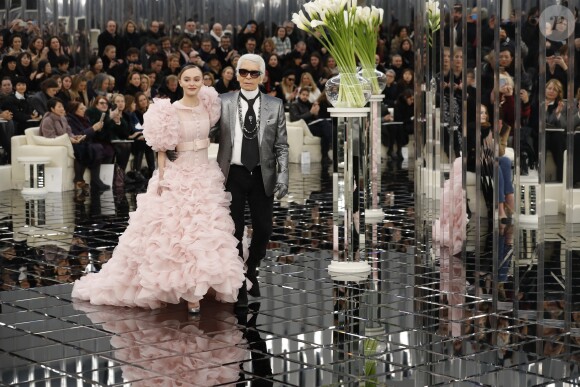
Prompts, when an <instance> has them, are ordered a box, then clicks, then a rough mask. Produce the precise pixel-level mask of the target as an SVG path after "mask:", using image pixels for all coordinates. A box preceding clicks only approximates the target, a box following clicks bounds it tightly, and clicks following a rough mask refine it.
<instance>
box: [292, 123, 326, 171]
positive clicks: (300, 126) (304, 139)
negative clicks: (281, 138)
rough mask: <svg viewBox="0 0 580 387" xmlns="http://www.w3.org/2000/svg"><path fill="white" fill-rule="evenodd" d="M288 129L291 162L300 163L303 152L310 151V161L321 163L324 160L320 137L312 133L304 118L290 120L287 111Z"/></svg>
mask: <svg viewBox="0 0 580 387" xmlns="http://www.w3.org/2000/svg"><path fill="white" fill-rule="evenodd" d="M286 131H287V133H288V146H289V150H288V152H289V155H288V157H289V158H288V161H289V162H290V163H300V159H301V156H302V152H309V153H310V161H311V162H313V163H319V162H320V161H321V160H322V152H321V151H320V138H319V137H316V136H313V135H312V133H311V132H310V129H308V125H306V122H304V120H298V121H294V122H290V117H289V114H288V113H286Z"/></svg>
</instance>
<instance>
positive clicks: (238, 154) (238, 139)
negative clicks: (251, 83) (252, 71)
mask: <svg viewBox="0 0 580 387" xmlns="http://www.w3.org/2000/svg"><path fill="white" fill-rule="evenodd" d="M259 92H260V89H256V90H254V91H246V90H243V89H242V90H240V93H242V94H243V95H244V97H246V98H247V99H248V100H250V99H253V98H256V96H257V95H258V93H259ZM240 103H241V104H242V120H243V119H244V118H245V117H246V112H247V111H248V103H247V102H246V101H245V100H244V99H243V98H240ZM254 112H255V113H256V121H257V122H260V99H259V98H258V99H257V100H256V101H255V102H254ZM257 129H258V130H260V128H257ZM243 140H244V134H243V133H242V127H241V125H240V117H239V115H238V108H237V106H236V130H235V133H234V149H233V151H232V164H236V165H243V164H242V142H243Z"/></svg>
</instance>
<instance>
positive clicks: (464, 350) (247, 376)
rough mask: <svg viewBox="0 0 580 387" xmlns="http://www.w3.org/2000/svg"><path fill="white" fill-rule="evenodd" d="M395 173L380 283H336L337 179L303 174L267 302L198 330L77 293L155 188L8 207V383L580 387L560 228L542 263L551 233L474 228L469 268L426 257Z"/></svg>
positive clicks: (216, 312) (309, 170)
mask: <svg viewBox="0 0 580 387" xmlns="http://www.w3.org/2000/svg"><path fill="white" fill-rule="evenodd" d="M382 167H383V173H382V190H381V192H382V195H381V197H382V200H383V209H384V211H385V218H384V220H383V222H382V223H379V224H376V225H370V226H369V227H368V230H367V232H368V234H367V237H366V243H367V248H368V253H367V256H368V258H369V261H370V263H371V265H372V267H373V272H372V274H371V276H369V277H368V278H366V279H363V280H360V281H344V280H337V279H336V278H331V277H330V276H329V274H328V272H327V266H328V265H329V263H330V261H331V259H332V251H331V248H332V217H331V213H332V207H333V203H332V176H331V174H330V173H329V172H328V171H325V170H322V169H321V167H320V165H318V164H312V165H310V166H300V165H292V169H291V182H290V191H291V192H290V195H289V196H288V197H287V198H286V199H284V201H283V202H281V203H276V205H275V219H274V222H275V224H274V235H273V237H272V242H271V243H270V246H269V249H268V256H267V258H266V259H265V260H264V262H263V263H262V266H261V268H260V276H259V281H260V284H261V293H262V297H261V298H251V299H250V305H249V307H248V309H247V310H244V311H234V309H233V307H232V306H231V305H228V304H220V303H217V302H215V301H212V300H204V301H203V302H202V312H201V314H200V315H199V316H194V317H192V316H190V315H188V314H187V311H186V305H185V304H181V305H172V306H169V307H167V308H164V309H160V310H153V311H151V310H144V309H130V308H118V307H102V306H101V307H98V306H92V305H90V304H87V303H83V302H78V301H73V300H71V297H70V292H71V288H72V285H71V282H73V281H74V280H75V279H77V278H79V277H80V276H82V275H83V273H84V272H85V271H87V270H92V268H93V267H94V268H95V269H97V270H98V269H99V267H100V265H102V264H103V263H104V262H106V260H107V259H108V258H109V257H110V255H111V251H112V249H113V248H114V246H115V245H116V243H117V240H118V236H119V234H120V233H121V232H122V231H123V230H124V228H125V227H126V221H127V216H128V213H129V211H132V210H134V208H135V194H136V192H138V191H139V190H140V189H142V187H141V188H140V187H133V188H134V189H132V191H133V192H125V193H122V194H118V195H113V193H111V192H105V193H104V194H102V195H93V196H91V197H89V198H85V200H79V198H75V197H74V194H73V193H72V192H66V193H63V194H49V195H48V196H46V197H45V198H44V199H30V198H24V197H23V196H22V195H21V193H20V192H18V191H4V192H0V242H1V243H2V245H1V246H0V253H1V258H0V259H1V260H2V261H1V265H2V288H3V290H4V291H2V292H0V300H1V304H0V307H1V313H0V375H1V382H2V384H4V385H17V386H39V385H43V386H68V385H71V386H72V385H75V386H79V385H107V386H115V385H123V384H125V383H131V385H133V386H156V385H168V386H169V385H171V386H173V385H180V386H210V385H244V384H246V385H252V386H273V385H275V386H354V385H366V386H374V385H381V386H448V385H453V386H473V385H479V386H510V387H513V386H544V385H545V386H575V385H578V384H579V383H580V371H579V369H578V368H579V367H578V366H579V364H580V363H579V362H578V360H579V359H580V325H578V326H577V325H576V324H580V313H576V312H574V311H575V309H574V305H576V304H575V295H576V294H580V292H576V285H575V283H576V282H578V281H574V278H575V277H574V274H576V276H577V278H578V279H580V275H578V273H577V272H576V271H575V268H576V265H577V263H576V262H577V261H578V257H576V253H575V250H573V249H572V248H570V244H571V243H572V242H571V241H572V240H575V238H571V239H570V236H573V233H571V232H570V231H569V230H568V231H566V230H565V228H564V224H563V221H562V219H561V217H553V218H549V219H548V220H546V222H545V225H544V228H545V230H546V232H545V234H542V235H545V236H542V238H544V241H543V243H544V246H545V248H544V249H543V252H542V253H541V254H538V249H537V248H532V247H530V248H526V246H528V245H529V246H536V245H537V244H536V239H537V237H538V236H537V235H538V234H537V227H532V228H528V229H526V228H525V227H515V226H513V225H509V226H506V227H503V228H501V229H500V232H499V234H498V233H496V235H494V233H493V232H488V231H487V230H489V229H488V228H487V227H488V226H487V222H486V221H485V220H481V222H479V224H478V222H476V221H475V220H474V219H473V218H472V219H471V220H470V222H469V224H468V238H467V241H468V242H467V247H466V249H465V252H464V253H463V254H461V256H457V257H445V256H442V255H441V254H439V253H437V252H430V251H429V252H427V251H425V249H424V248H423V247H422V246H424V244H423V243H424V241H425V237H426V236H425V235H424V233H423V232H417V233H415V231H416V224H415V214H414V202H415V196H416V195H415V194H414V177H413V175H414V173H413V165H412V163H411V164H410V165H409V163H408V162H404V163H402V164H401V163H399V164H392V163H387V162H386V161H384V163H383V166H382ZM476 230H479V231H481V232H480V233H479V234H477V233H476V232H475V231H476ZM476 235H480V236H479V237H475V236H476ZM566 237H567V238H566ZM494 238H495V241H496V242H495V243H494V242H493V241H494ZM514 240H518V241H520V242H521V243H518V244H514ZM526 243H527V244H526ZM494 245H495V246H501V248H502V252H501V253H499V254H495V255H494V254H493V253H492V249H493V248H492V247H490V246H494ZM514 245H515V246H518V247H517V248H515V249H514ZM514 250H517V251H514ZM494 256H500V257H501V259H500V261H498V262H495V263H494V262H493V260H494V258H493V257H494ZM539 257H541V259H539Z"/></svg>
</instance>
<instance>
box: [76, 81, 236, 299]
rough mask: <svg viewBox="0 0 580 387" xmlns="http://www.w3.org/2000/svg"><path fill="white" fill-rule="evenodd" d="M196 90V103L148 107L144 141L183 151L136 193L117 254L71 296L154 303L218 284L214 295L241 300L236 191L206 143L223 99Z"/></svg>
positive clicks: (158, 102)
mask: <svg viewBox="0 0 580 387" xmlns="http://www.w3.org/2000/svg"><path fill="white" fill-rule="evenodd" d="M199 98H200V104H199V105H198V106H197V107H194V108H189V107H186V106H184V105H182V104H181V103H180V102H179V101H177V102H175V103H173V104H171V103H170V102H169V100H155V103H153V104H152V105H151V106H150V107H149V110H148V111H147V113H145V124H144V132H143V133H144V136H145V138H146V140H147V144H148V145H150V146H151V147H152V148H153V149H154V150H161V151H163V150H168V149H177V150H178V151H179V157H178V158H177V160H176V161H175V162H169V161H167V162H166V168H165V172H164V177H163V180H162V181H161V183H160V182H159V175H158V171H155V173H154V174H153V177H152V178H151V180H150V181H149V186H148V188H147V192H146V193H144V194H141V195H138V196H137V210H136V211H135V212H132V213H131V214H130V215H129V225H128V227H127V229H126V230H125V232H124V233H123V235H121V237H120V238H119V244H118V245H117V247H116V248H115V250H114V251H113V256H112V258H111V259H110V260H109V261H108V262H107V263H106V264H105V265H103V268H102V270H101V271H100V272H99V273H92V274H88V275H86V276H85V277H83V278H81V279H80V280H78V281H76V282H75V284H74V287H73V291H72V296H73V297H74V298H78V299H82V300H87V301H90V302H91V303H92V304H95V305H117V306H131V307H133V306H139V307H146V308H152V309H153V308H159V307H161V306H163V305H164V304H166V303H171V304H176V303H179V302H180V299H185V300H187V301H190V302H196V301H199V300H200V299H201V298H203V296H204V295H205V294H206V293H207V292H208V290H209V289H210V288H213V289H214V290H215V293H216V299H217V300H220V301H223V302H235V301H237V296H238V290H239V288H240V287H241V286H242V283H243V281H244V280H245V274H244V264H243V261H242V259H241V258H240V257H239V256H238V249H237V244H238V240H237V239H236V238H235V236H234V228H235V227H234V223H233V221H232V219H231V217H230V210H229V205H230V201H231V195H230V193H229V192H226V191H225V190H224V180H225V179H224V176H223V174H222V172H221V170H220V168H219V166H218V164H217V162H216V161H215V160H209V161H208V152H207V150H208V149H207V147H204V146H206V145H207V142H206V140H207V138H208V133H209V129H210V125H211V126H213V125H214V124H215V123H216V122H217V121H218V119H219V115H220V107H221V104H220V100H219V98H218V95H217V92H215V90H214V89H213V88H211V89H210V88H207V87H205V86H204V87H203V88H202V90H200V92H199ZM160 184H161V186H163V187H164V189H163V191H162V193H161V195H159V194H158V193H157V192H158V187H159V185H160Z"/></svg>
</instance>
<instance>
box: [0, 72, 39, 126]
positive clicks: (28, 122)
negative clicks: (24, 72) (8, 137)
mask: <svg viewBox="0 0 580 387" xmlns="http://www.w3.org/2000/svg"><path fill="white" fill-rule="evenodd" d="M27 86H28V79H26V78H24V77H17V78H16V85H15V89H16V90H15V92H14V93H13V94H10V95H9V96H7V97H6V99H5V101H4V103H3V104H2V106H0V111H4V110H9V111H10V112H12V114H13V119H14V124H15V125H14V130H15V133H14V134H16V135H21V134H24V130H25V129H26V128H30V127H33V126H37V125H38V121H33V120H40V118H41V116H40V115H39V114H38V112H36V111H35V110H34V108H33V107H32V105H30V103H29V102H28V100H27V99H26V88H27Z"/></svg>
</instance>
